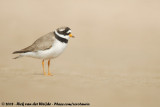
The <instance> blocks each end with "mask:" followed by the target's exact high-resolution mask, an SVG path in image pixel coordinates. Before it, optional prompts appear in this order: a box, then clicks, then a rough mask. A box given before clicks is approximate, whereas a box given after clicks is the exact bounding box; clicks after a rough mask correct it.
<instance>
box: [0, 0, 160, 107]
mask: <svg viewBox="0 0 160 107" xmlns="http://www.w3.org/2000/svg"><path fill="white" fill-rule="evenodd" d="M159 3H160V2H159V1H158V0H152V1H143V0H132V1H127V0H124V1H118V0H114V1H105V0H93V1H90V0H81V1H75V0H59V1H58V0H14V1H9V0H1V1H0V29H1V30H0V49H1V51H0V57H1V63H0V103H3V102H4V103H6V102H10V103H12V102H13V103H14V104H16V103H17V102H21V103H22V102H24V103H33V102H36V103H38V102H44V103H45V102H50V103H53V104H54V103H55V102H58V103H89V104H90V105H89V107H159V106H160V102H159V101H160V48H159V46H160V36H159V35H160V20H159V19H160V11H159V10H160V7H159ZM60 26H69V27H70V28H71V29H72V34H73V35H75V36H76V38H74V39H72V38H71V39H70V40H69V44H68V47H67V49H66V50H65V51H64V53H63V54H62V55H61V56H60V57H58V58H56V59H53V60H52V61H51V68H50V69H51V73H52V74H53V76H44V75H43V72H42V66H41V60H39V59H33V58H25V57H24V58H20V59H17V60H14V59H12V58H13V57H15V56H16V55H13V54H12V52H13V51H16V50H19V49H22V48H24V47H27V46H28V45H31V44H32V43H33V42H34V41H35V40H36V39H37V38H39V37H40V36H42V35H44V34H46V33H48V32H51V31H53V30H54V29H56V28H57V27H60ZM45 69H46V70H47V61H46V62H45ZM0 106H3V105H0ZM14 106H15V107H16V105H14ZM51 106H52V107H53V106H58V105H51ZM28 107H30V106H28ZM34 107H35V106H34ZM72 107H78V106H75V105H72ZM86 107H88V106H86Z"/></svg>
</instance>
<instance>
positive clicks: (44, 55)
mask: <svg viewBox="0 0 160 107" xmlns="http://www.w3.org/2000/svg"><path fill="white" fill-rule="evenodd" d="M66 46H67V44H66V43H62V42H60V41H58V40H55V42H54V43H53V45H52V47H51V48H50V49H47V50H44V51H37V52H27V53H24V54H23V55H24V56H29V57H33V58H39V59H52V58H55V57H57V56H59V55H60V54H61V53H62V52H63V51H64V49H65V48H66Z"/></svg>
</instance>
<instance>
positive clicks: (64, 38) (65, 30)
mask: <svg viewBox="0 0 160 107" xmlns="http://www.w3.org/2000/svg"><path fill="white" fill-rule="evenodd" d="M54 34H55V36H56V38H57V39H58V40H59V41H61V42H65V43H67V42H68V39H69V34H71V29H70V28H69V27H60V28H58V29H56V30H55V31H54Z"/></svg>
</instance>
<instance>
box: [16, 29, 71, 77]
mask: <svg viewBox="0 0 160 107" xmlns="http://www.w3.org/2000/svg"><path fill="white" fill-rule="evenodd" d="M70 37H74V36H73V35H72V34H71V29H70V28H69V27H60V28H58V29H56V30H55V31H53V32H50V33H48V34H46V35H44V36H42V37H40V38H38V39H37V40H36V41H35V42H34V43H33V44H32V45H30V46H28V47H27V48H24V49H21V50H19V51H15V52H13V54H19V56H17V57H15V58H14V59H17V58H20V57H23V56H27V57H33V58H38V59H42V67H43V73H44V75H47V74H46V72H45V70H44V60H48V75H52V74H51V73H50V70H49V66H50V60H51V59H53V58H56V57H57V56H59V55H60V54H61V53H62V52H63V50H64V49H65V48H66V46H67V43H68V39H69V38H70Z"/></svg>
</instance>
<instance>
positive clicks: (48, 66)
mask: <svg viewBox="0 0 160 107" xmlns="http://www.w3.org/2000/svg"><path fill="white" fill-rule="evenodd" d="M49 67H50V59H49V60H48V75H50V76H52V74H51V73H50V71H49Z"/></svg>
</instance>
